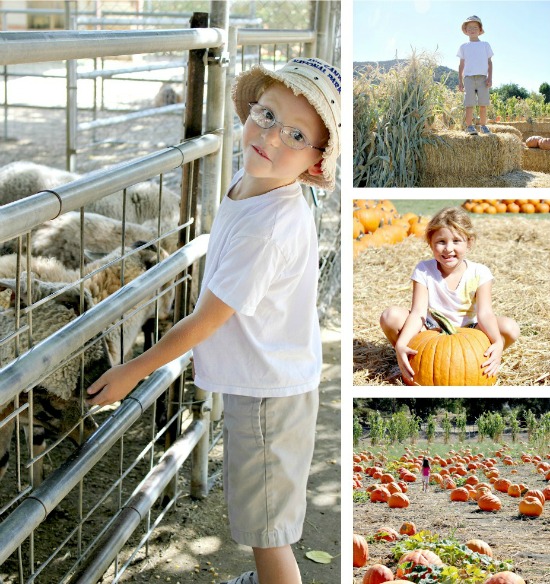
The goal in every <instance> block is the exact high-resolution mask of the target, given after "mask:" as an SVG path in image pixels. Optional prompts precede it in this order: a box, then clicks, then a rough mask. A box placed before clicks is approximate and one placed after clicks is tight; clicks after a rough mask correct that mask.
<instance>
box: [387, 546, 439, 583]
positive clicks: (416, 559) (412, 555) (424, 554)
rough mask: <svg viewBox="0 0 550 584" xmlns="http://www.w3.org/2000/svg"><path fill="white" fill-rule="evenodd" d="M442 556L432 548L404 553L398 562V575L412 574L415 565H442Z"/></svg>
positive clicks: (399, 576)
mask: <svg viewBox="0 0 550 584" xmlns="http://www.w3.org/2000/svg"><path fill="white" fill-rule="evenodd" d="M442 565H443V562H442V561H441V558H440V557H439V556H438V555H437V554H434V553H433V552H432V551H430V550H412V551H410V552H407V553H406V554H403V555H402V556H401V558H400V560H399V562H398V566H397V573H396V574H397V577H398V578H401V576H405V575H406V574H410V572H411V571H412V569H413V568H414V567H415V566H442Z"/></svg>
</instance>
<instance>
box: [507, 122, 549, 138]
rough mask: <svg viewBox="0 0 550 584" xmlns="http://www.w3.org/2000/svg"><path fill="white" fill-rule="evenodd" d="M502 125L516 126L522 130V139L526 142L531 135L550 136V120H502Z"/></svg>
mask: <svg viewBox="0 0 550 584" xmlns="http://www.w3.org/2000/svg"><path fill="white" fill-rule="evenodd" d="M499 125H501V126H505V127H506V126H507V127H509V128H516V129H517V130H519V131H520V132H521V135H522V140H523V141H524V142H525V140H527V138H529V136H542V137H543V138H550V121H548V120H546V119H544V120H536V121H532V122H527V121H523V122H500V124H499Z"/></svg>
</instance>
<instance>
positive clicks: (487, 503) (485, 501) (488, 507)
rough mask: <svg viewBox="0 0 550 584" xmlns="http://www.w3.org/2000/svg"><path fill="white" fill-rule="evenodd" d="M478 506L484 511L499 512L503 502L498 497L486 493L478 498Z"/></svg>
mask: <svg viewBox="0 0 550 584" xmlns="http://www.w3.org/2000/svg"><path fill="white" fill-rule="evenodd" d="M477 505H478V507H479V508H480V509H481V510H482V511H499V510H500V508H501V507H502V502H501V500H500V499H499V498H498V497H497V496H496V495H493V494H492V493H484V494H483V495H481V497H479V498H478V500H477Z"/></svg>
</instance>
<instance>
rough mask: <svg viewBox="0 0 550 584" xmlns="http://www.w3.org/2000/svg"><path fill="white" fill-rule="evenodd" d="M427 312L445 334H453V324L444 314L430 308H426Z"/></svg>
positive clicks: (454, 330)
mask: <svg viewBox="0 0 550 584" xmlns="http://www.w3.org/2000/svg"><path fill="white" fill-rule="evenodd" d="M428 312H429V313H430V314H431V315H432V317H433V319H434V320H435V322H436V323H437V324H438V325H439V327H440V328H441V330H442V331H443V332H444V333H445V334H446V335H454V334H455V333H456V327H455V325H454V324H453V323H452V322H451V321H450V320H449V319H448V318H447V317H446V316H445V315H444V314H441V312H438V311H437V310H433V309H431V308H430V309H428Z"/></svg>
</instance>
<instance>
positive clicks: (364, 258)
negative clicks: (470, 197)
mask: <svg viewBox="0 0 550 584" xmlns="http://www.w3.org/2000/svg"><path fill="white" fill-rule="evenodd" d="M380 203H382V207H383V209H381V210H380V212H379V215H381V216H382V215H383V213H386V214H387V211H386V209H387V208H388V207H389V206H390V205H392V204H394V205H395V208H396V217H397V219H396V220H395V223H396V226H395V229H394V230H393V231H394V233H397V232H398V231H399V232H400V234H399V235H398V236H395V237H392V238H390V239H389V240H385V241H384V238H379V239H375V236H376V233H377V231H380V230H381V229H382V228H384V224H385V223H387V217H386V216H384V217H383V219H380V222H381V223H382V225H379V227H378V228H377V229H375V230H374V231H373V232H372V233H371V235H372V237H371V235H369V232H368V229H364V230H365V235H364V236H362V237H361V238H360V239H361V240H365V238H367V243H366V244H357V243H355V242H354V245H355V247H354V260H353V293H354V305H353V334H354V336H353V368H354V369H353V384H354V385H355V386H379V385H386V386H387V385H401V386H403V385H404V383H403V381H402V379H401V376H400V375H399V371H398V369H396V368H397V360H396V356H395V351H394V349H393V348H392V346H391V344H390V342H389V341H388V340H387V339H386V337H385V335H384V333H383V332H382V329H381V328H380V324H379V321H380V316H381V314H382V312H383V311H384V310H385V309H386V308H388V307H390V306H401V307H404V308H406V309H410V306H411V299H412V281H411V274H412V272H413V270H414V268H415V266H416V265H417V264H418V263H419V262H420V261H422V260H428V259H431V258H433V254H432V252H431V249H430V248H429V246H428V244H427V242H426V241H425V239H424V238H423V237H422V234H421V229H418V231H419V233H417V232H412V231H409V233H405V234H404V235H403V233H402V232H403V225H402V224H403V223H404V222H403V221H402V219H403V218H408V219H409V220H410V221H412V222H414V224H415V225H417V226H418V227H425V225H426V222H427V219H428V218H429V216H432V215H433V214H434V213H436V212H437V211H439V210H440V209H442V208H444V207H448V206H456V207H459V206H461V205H462V204H463V203H464V201H457V200H453V201H445V200H419V201H414V200H406V201H405V200H401V201H397V200H394V201H383V202H379V203H378V204H379V205H380ZM356 207H357V205H355V206H354V209H355V211H354V215H355V216H354V225H355V219H357V220H360V219H363V220H364V222H365V223H366V221H367V213H366V212H365V213H363V215H364V217H363V215H361V217H357V215H358V213H357V208H356ZM360 213H362V211H360ZM412 216H415V217H416V219H412ZM470 217H471V220H472V224H473V227H474V231H475V233H476V241H475V242H474V244H473V247H472V248H471V250H470V251H469V252H468V254H467V259H470V260H471V261H474V262H478V263H481V264H483V265H485V266H487V267H488V268H489V269H490V271H491V273H492V275H493V283H492V307H493V311H494V313H495V315H497V316H507V317H510V318H512V319H514V320H515V322H516V323H517V324H518V325H519V328H520V336H519V338H518V340H517V341H516V342H515V343H514V344H513V345H511V346H510V347H509V348H507V349H506V350H505V351H504V353H503V356H502V362H501V365H500V370H499V372H498V376H497V378H496V379H494V378H493V379H492V380H486V381H488V382H487V383H479V381H476V382H469V381H464V382H463V383H460V382H458V383H451V382H449V383H440V385H446V384H448V385H497V386H548V385H550V294H549V291H550V215H549V214H548V213H542V212H541V213H501V214H494V213H491V214H488V213H470ZM368 218H369V220H370V215H369V216H368ZM412 222H411V223H410V225H412ZM392 224H393V223H392ZM357 228H358V230H359V226H357ZM388 234H389V230H388ZM460 330H464V329H460ZM465 375H466V377H464V379H466V380H467V379H470V377H468V373H466V374H465ZM487 390H489V391H490V390H491V389H490V387H488V388H487ZM548 583H550V577H549V578H548Z"/></svg>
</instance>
